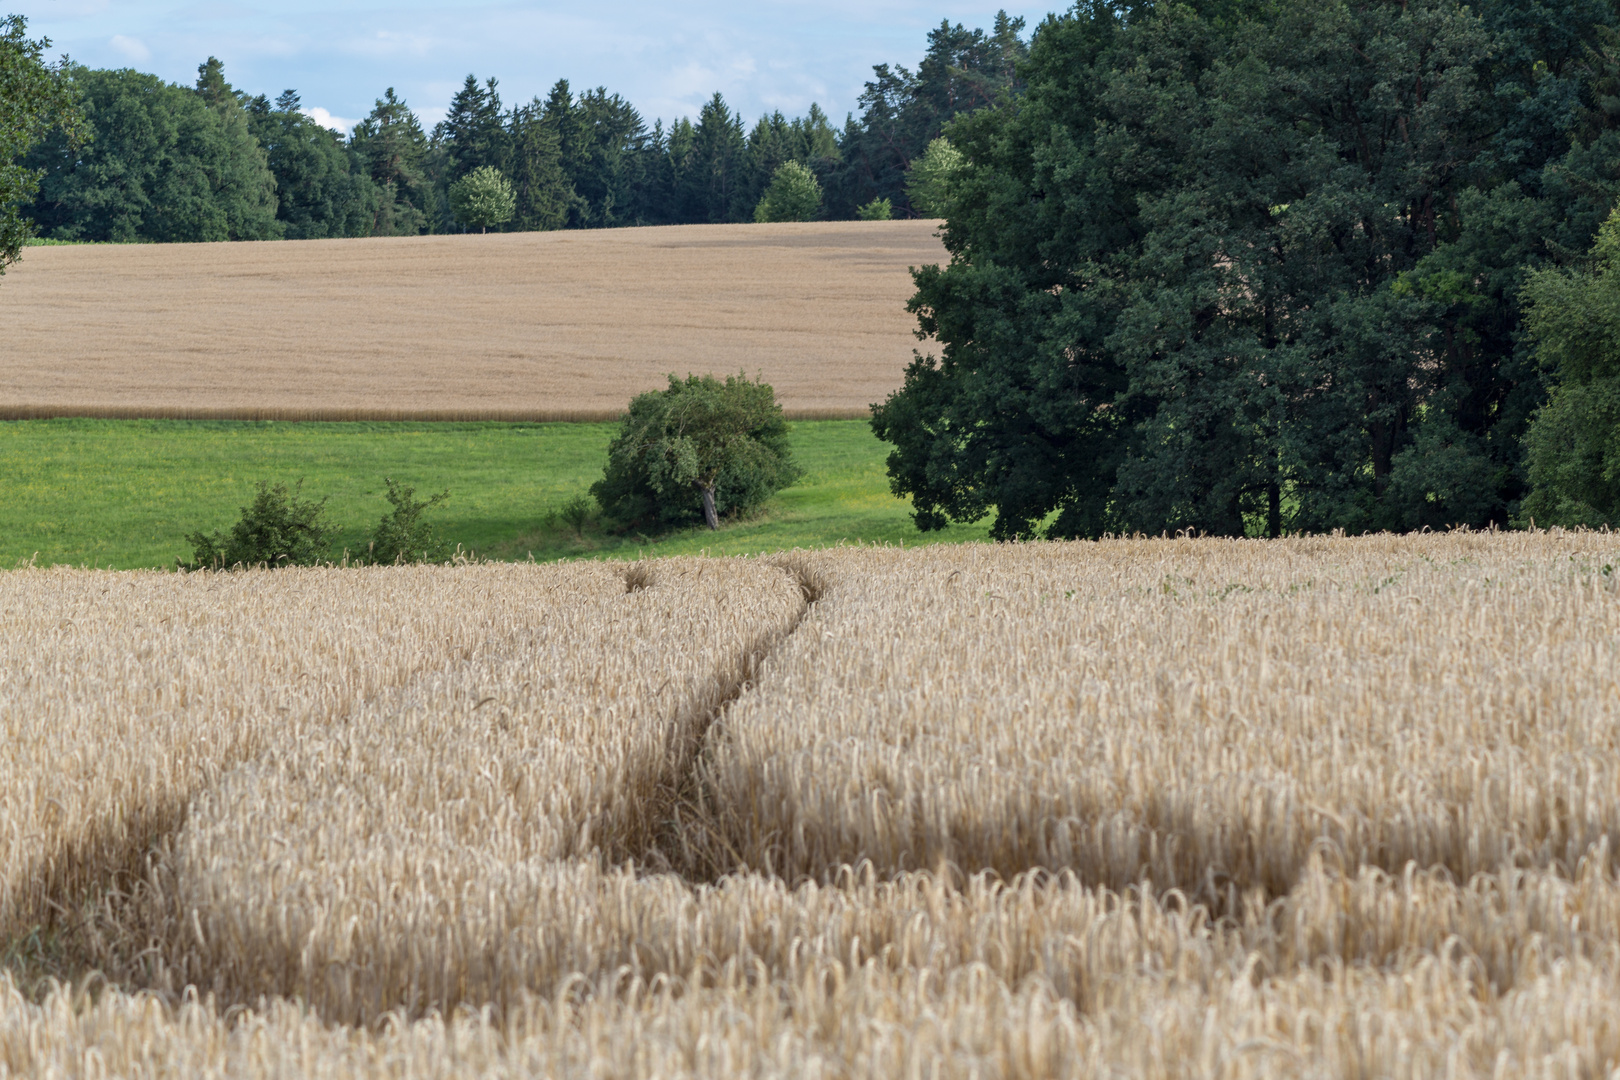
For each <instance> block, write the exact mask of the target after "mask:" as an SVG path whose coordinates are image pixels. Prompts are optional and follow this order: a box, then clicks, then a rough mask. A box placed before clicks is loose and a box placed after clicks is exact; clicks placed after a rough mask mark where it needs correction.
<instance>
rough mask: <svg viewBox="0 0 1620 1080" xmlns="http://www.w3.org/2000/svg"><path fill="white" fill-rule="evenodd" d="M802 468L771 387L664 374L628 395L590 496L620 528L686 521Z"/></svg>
mask: <svg viewBox="0 0 1620 1080" xmlns="http://www.w3.org/2000/svg"><path fill="white" fill-rule="evenodd" d="M801 475H802V473H801V472H800V470H799V468H798V466H797V465H796V464H794V462H793V457H792V454H791V453H790V452H789V450H788V445H787V422H786V421H785V420H784V419H783V418H782V409H781V407H780V406H779V405H777V403H776V395H775V394H774V393H773V392H772V390H771V388H770V386H768V385H766V384H765V383H762V382H754V381H751V380H749V379H748V378H746V377H745V376H742V375H736V376H727V378H726V380H725V382H721V381H720V380H718V379H716V378H715V377H714V376H712V375H702V376H698V375H689V376H687V377H686V379H684V380H681V379H677V378H676V377H675V376H674V375H671V376H670V377H669V389H667V390H654V391H651V392H649V393H645V394H641V395H639V396H638V397H636V398H635V400H633V401H631V402H630V408H629V411H628V412H627V413H626V414H625V418H624V422H623V424H622V425H621V427H620V429H619V434H618V436H617V437H616V438H615V439H614V440H613V443H612V445H611V446H610V447H609V448H608V464H607V468H606V469H605V470H604V471H603V476H602V479H601V480H599V481H597V482H596V483H595V484H594V485H593V486H592V487H591V494H592V495H594V496H595V497H596V499H597V502H598V503H599V504H600V505H601V507H602V512H603V514H604V516H605V517H606V518H607V519H608V520H609V521H610V522H611V523H613V524H614V525H616V526H617V527H618V528H620V529H648V528H654V527H657V526H669V525H677V524H684V523H686V522H689V521H692V520H694V519H696V518H698V517H699V515H700V514H701V518H702V520H703V522H704V523H705V524H706V525H708V527H709V528H711V529H717V528H719V527H720V517H721V515H731V514H738V513H743V512H745V511H747V510H750V509H752V508H753V507H755V506H758V505H759V504H760V503H762V502H764V501H765V500H766V499H767V498H769V497H770V496H771V495H773V494H774V493H775V492H777V491H779V490H781V489H782V488H784V487H788V486H789V485H791V484H793V483H794V482H796V481H797V480H798V478H799V477H800V476H801Z"/></svg>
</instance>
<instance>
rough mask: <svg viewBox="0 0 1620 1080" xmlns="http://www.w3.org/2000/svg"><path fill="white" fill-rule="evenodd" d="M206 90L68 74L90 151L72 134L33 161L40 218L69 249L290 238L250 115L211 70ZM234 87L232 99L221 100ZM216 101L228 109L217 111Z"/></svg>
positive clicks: (145, 78) (124, 74) (78, 71)
mask: <svg viewBox="0 0 1620 1080" xmlns="http://www.w3.org/2000/svg"><path fill="white" fill-rule="evenodd" d="M199 71H200V77H199V84H200V86H201V87H202V88H201V89H197V90H193V89H188V88H186V87H181V86H173V85H170V84H168V83H165V82H163V81H162V80H161V79H159V78H157V77H156V76H154V75H142V74H140V73H139V72H135V71H127V70H126V71H94V70H90V69H88V68H81V67H75V68H71V69H69V73H70V76H71V79H72V83H73V86H74V89H75V91H76V92H77V95H78V102H79V106H80V108H81V109H82V110H83V114H84V119H85V140H84V145H83V146H82V147H79V148H77V149H75V148H74V147H73V145H72V144H71V142H70V140H69V139H68V138H67V137H66V136H64V135H61V134H56V135H53V136H51V137H49V138H47V139H45V140H43V141H42V142H41V143H40V144H39V145H38V146H36V147H35V148H34V150H33V152H32V153H30V154H29V155H28V158H27V162H28V164H29V165H30V166H32V167H38V168H41V169H43V170H44V173H45V175H44V177H43V179H42V180H41V182H40V190H39V195H38V197H37V198H36V199H35V202H34V206H33V211H32V212H33V216H34V218H35V220H36V221H38V223H39V226H40V229H41V231H42V233H43V234H44V235H47V236H50V237H52V238H54V239H59V240H116V241H129V240H159V241H168V240H192V241H195V240H265V239H272V238H275V237H278V236H280V235H282V225H281V223H280V222H279V221H277V220H276V210H277V200H276V181H275V177H274V176H272V175H271V172H270V169H269V167H268V165H267V163H266V160H265V154H264V150H263V148H262V147H260V145H259V143H258V140H257V139H255V138H254V136H253V132H252V131H251V130H250V129H249V127H248V114H247V110H246V109H244V108H243V107H242V106H241V104H240V103H239V102H238V101H237V100H236V98H235V96H234V94H233V93H226V92H224V91H229V87H228V86H225V85H224V83H223V78H222V76H221V73H220V72H219V69H218V62H217V61H214V62H212V66H210V65H209V64H204V65H203V66H202V68H201V69H199ZM222 86H223V87H224V91H222V90H221V89H220V88H221V87H222ZM210 95H212V96H213V99H215V100H217V102H218V103H217V104H210V100H211V99H210Z"/></svg>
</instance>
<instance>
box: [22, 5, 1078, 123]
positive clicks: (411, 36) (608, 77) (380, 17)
mask: <svg viewBox="0 0 1620 1080" xmlns="http://www.w3.org/2000/svg"><path fill="white" fill-rule="evenodd" d="M997 6H998V5H996V4H995V0H988V2H987V3H983V4H972V3H966V2H963V0H821V2H812V3H801V2H789V0H717V2H714V3H686V2H679V0H667V2H662V3H661V2H659V0H620V2H612V3H601V2H598V3H594V4H593V3H578V2H576V3H571V4H563V3H537V2H528V3H523V2H514V3H448V2H443V0H441V2H438V3H431V2H425V0H392V2H389V3H386V4H384V3H380V2H377V0H371V2H364V0H324V2H318V0H281V2H279V3H274V4H271V3H256V2H230V0H201V2H187V0H0V12H16V13H17V14H21V15H23V16H25V17H26V18H27V19H28V36H29V37H32V38H38V37H40V36H45V37H49V38H50V39H51V54H52V55H53V56H59V55H60V54H62V53H64V52H65V53H67V54H68V55H69V56H71V57H72V58H73V59H74V60H75V61H76V62H78V63H81V64H86V65H88V66H90V67H133V68H137V69H139V70H141V71H148V72H152V73H154V74H157V75H160V76H162V77H163V78H165V79H168V80H170V81H171V82H178V83H182V84H185V85H188V86H189V85H191V84H192V83H194V82H195V81H196V78H197V65H198V64H200V63H202V62H203V61H204V60H205V59H207V58H208V57H209V56H217V57H219V59H220V60H221V61H223V62H224V64H225V78H226V79H227V80H228V81H229V82H230V83H231V84H232V85H233V86H235V87H236V88H237V89H240V90H246V91H249V92H250V93H255V94H257V93H264V94H268V95H269V96H270V97H272V98H273V97H275V96H276V95H277V94H278V93H280V92H281V91H282V90H286V89H294V90H297V91H298V92H299V94H300V95H301V97H302V101H303V106H304V109H305V111H306V112H309V113H311V115H313V116H315V117H316V119H318V120H320V121H321V122H323V123H326V124H328V125H329V126H332V127H336V128H338V129H340V130H347V128H348V127H349V126H350V125H352V124H353V123H354V122H355V121H356V120H357V119H359V118H361V117H363V116H365V115H366V114H367V113H368V112H370V111H371V106H372V103H373V101H374V100H375V99H376V98H378V97H380V96H381V95H382V93H383V91H384V89H386V88H387V87H390V86H392V87H394V88H395V90H396V91H397V92H398V93H399V94H400V95H401V96H402V97H404V98H405V100H406V101H407V102H408V103H409V104H410V106H411V108H412V109H414V110H415V111H416V113H417V115H418V116H420V117H421V119H422V121H423V124H424V125H425V126H427V127H431V126H432V125H433V124H434V123H436V122H437V121H438V120H439V119H441V118H442V117H443V116H444V114H445V107H446V106H447V105H448V104H449V101H450V97H451V95H452V94H454V93H455V92H456V90H458V89H459V88H460V87H461V84H462V81H463V80H464V79H465V78H466V77H467V75H468V74H474V75H477V76H478V78H479V79H480V81H482V80H483V79H485V78H487V77H488V76H491V75H493V76H495V77H497V78H498V79H499V80H500V84H499V86H500V93H501V97H502V100H503V101H504V102H505V103H506V104H508V105H510V104H512V103H514V102H517V101H527V100H528V99H529V98H531V97H534V96H536V95H539V96H541V97H543V96H545V94H546V91H547V90H549V89H550V88H551V85H552V84H553V83H554V82H556V80H557V79H559V78H566V79H568V81H569V83H570V84H571V85H572V86H573V88H574V90H575V91H576V92H578V91H580V90H584V89H588V88H591V87H596V86H606V87H607V88H608V90H609V91H610V92H614V93H618V94H621V95H623V96H624V97H625V98H626V99H627V100H628V101H629V102H630V103H631V104H632V105H634V106H635V107H636V108H637V109H639V110H640V111H641V114H642V116H643V117H644V118H645V119H646V121H647V124H648V126H649V127H650V126H651V125H652V122H653V121H654V120H656V119H662V120H664V122H665V124H666V126H667V125H668V123H669V121H671V120H673V119H675V118H676V117H680V116H689V117H693V118H696V116H697V112H698V109H699V108H700V107H701V105H702V104H703V102H704V101H706V100H707V99H708V98H709V96H710V95H712V94H713V93H714V92H715V91H717V90H718V91H719V92H720V93H722V94H723V95H725V98H726V101H727V102H728V103H730V104H731V106H732V107H733V108H736V109H738V110H740V111H741V112H742V114H743V116H744V117H745V118H747V119H748V120H750V121H752V120H753V119H755V118H756V117H758V116H760V115H762V114H764V113H768V112H771V111H774V110H777V109H780V110H781V111H782V112H783V113H785V114H787V115H788V116H799V115H802V114H803V113H805V112H806V111H807V110H808V109H809V107H810V103H811V102H817V103H819V104H820V105H821V107H822V108H823V109H825V110H826V111H827V113H828V114H829V115H830V116H831V117H832V118H833V122H834V124H835V125H839V124H842V123H843V119H844V114H845V113H846V112H850V111H853V110H854V109H855V108H856V104H857V98H859V96H860V93H861V89H862V85H863V84H864V83H865V81H866V80H867V79H868V78H870V76H871V72H872V65H873V64H877V63H883V62H888V63H900V64H904V65H905V66H906V67H908V68H909V67H915V65H916V63H917V61H918V59H920V58H921V56H922V53H923V49H924V48H925V46H926V43H927V34H928V31H929V30H930V29H932V28H933V27H935V26H937V25H939V22H940V20H941V19H949V20H950V21H951V22H952V23H958V22H960V23H963V24H964V25H966V26H968V27H970V28H971V27H983V28H985V29H989V27H990V25H991V23H992V22H993V21H994V19H995V13H996V10H997ZM1063 6H1065V5H1061V4H1056V3H1053V4H1046V5H1036V6H1018V5H1017V4H1014V3H1008V4H1007V5H1006V9H1007V12H1008V13H1009V14H1011V15H1013V16H1023V17H1025V18H1026V20H1027V25H1026V27H1025V35H1026V36H1027V35H1028V32H1029V31H1030V30H1031V29H1033V28H1034V27H1035V25H1036V24H1037V23H1038V22H1039V21H1040V20H1041V19H1042V18H1043V17H1044V16H1045V14H1046V13H1047V12H1048V11H1051V10H1055V9H1056V10H1060V9H1061V8H1062V7H1063Z"/></svg>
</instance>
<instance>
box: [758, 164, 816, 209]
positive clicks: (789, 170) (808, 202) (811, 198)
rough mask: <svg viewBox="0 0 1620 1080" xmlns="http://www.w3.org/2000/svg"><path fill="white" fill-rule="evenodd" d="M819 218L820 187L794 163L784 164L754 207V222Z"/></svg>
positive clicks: (807, 170)
mask: <svg viewBox="0 0 1620 1080" xmlns="http://www.w3.org/2000/svg"><path fill="white" fill-rule="evenodd" d="M820 215H821V184H819V183H818V182H817V181H816V174H815V173H813V172H811V171H810V170H809V169H807V168H806V167H805V166H803V165H801V164H799V163H798V162H797V161H784V162H783V163H782V164H781V166H780V167H778V168H777V170H776V172H775V173H774V174H773V175H772V176H771V185H770V187H768V188H766V189H765V194H764V195H762V196H761V197H760V200H759V205H758V206H756V207H754V220H755V221H761V222H764V221H814V220H815V219H816V218H817V217H819V216H820Z"/></svg>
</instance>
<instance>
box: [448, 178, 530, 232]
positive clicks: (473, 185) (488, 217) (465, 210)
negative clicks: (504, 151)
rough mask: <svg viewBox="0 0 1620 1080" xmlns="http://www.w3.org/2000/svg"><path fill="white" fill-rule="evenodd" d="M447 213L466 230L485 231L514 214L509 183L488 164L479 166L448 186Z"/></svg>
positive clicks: (512, 195) (514, 207)
mask: <svg viewBox="0 0 1620 1080" xmlns="http://www.w3.org/2000/svg"><path fill="white" fill-rule="evenodd" d="M450 212H451V213H452V214H454V215H455V216H456V220H457V221H459V222H461V223H462V224H463V225H465V226H467V227H468V228H470V229H477V230H478V231H479V232H485V231H487V230H488V229H489V227H490V226H491V225H504V224H506V223H507V222H508V221H511V220H512V215H513V214H515V213H516V212H517V195H516V193H514V192H513V190H512V184H511V182H510V181H509V180H507V179H506V177H504V176H502V175H501V171H500V170H499V169H497V168H495V167H494V166H492V165H481V166H479V167H478V168H476V169H474V170H473V171H472V172H470V173H468V174H467V175H466V176H463V177H462V178H461V179H460V180H457V181H456V182H455V183H453V184H451V185H450Z"/></svg>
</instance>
